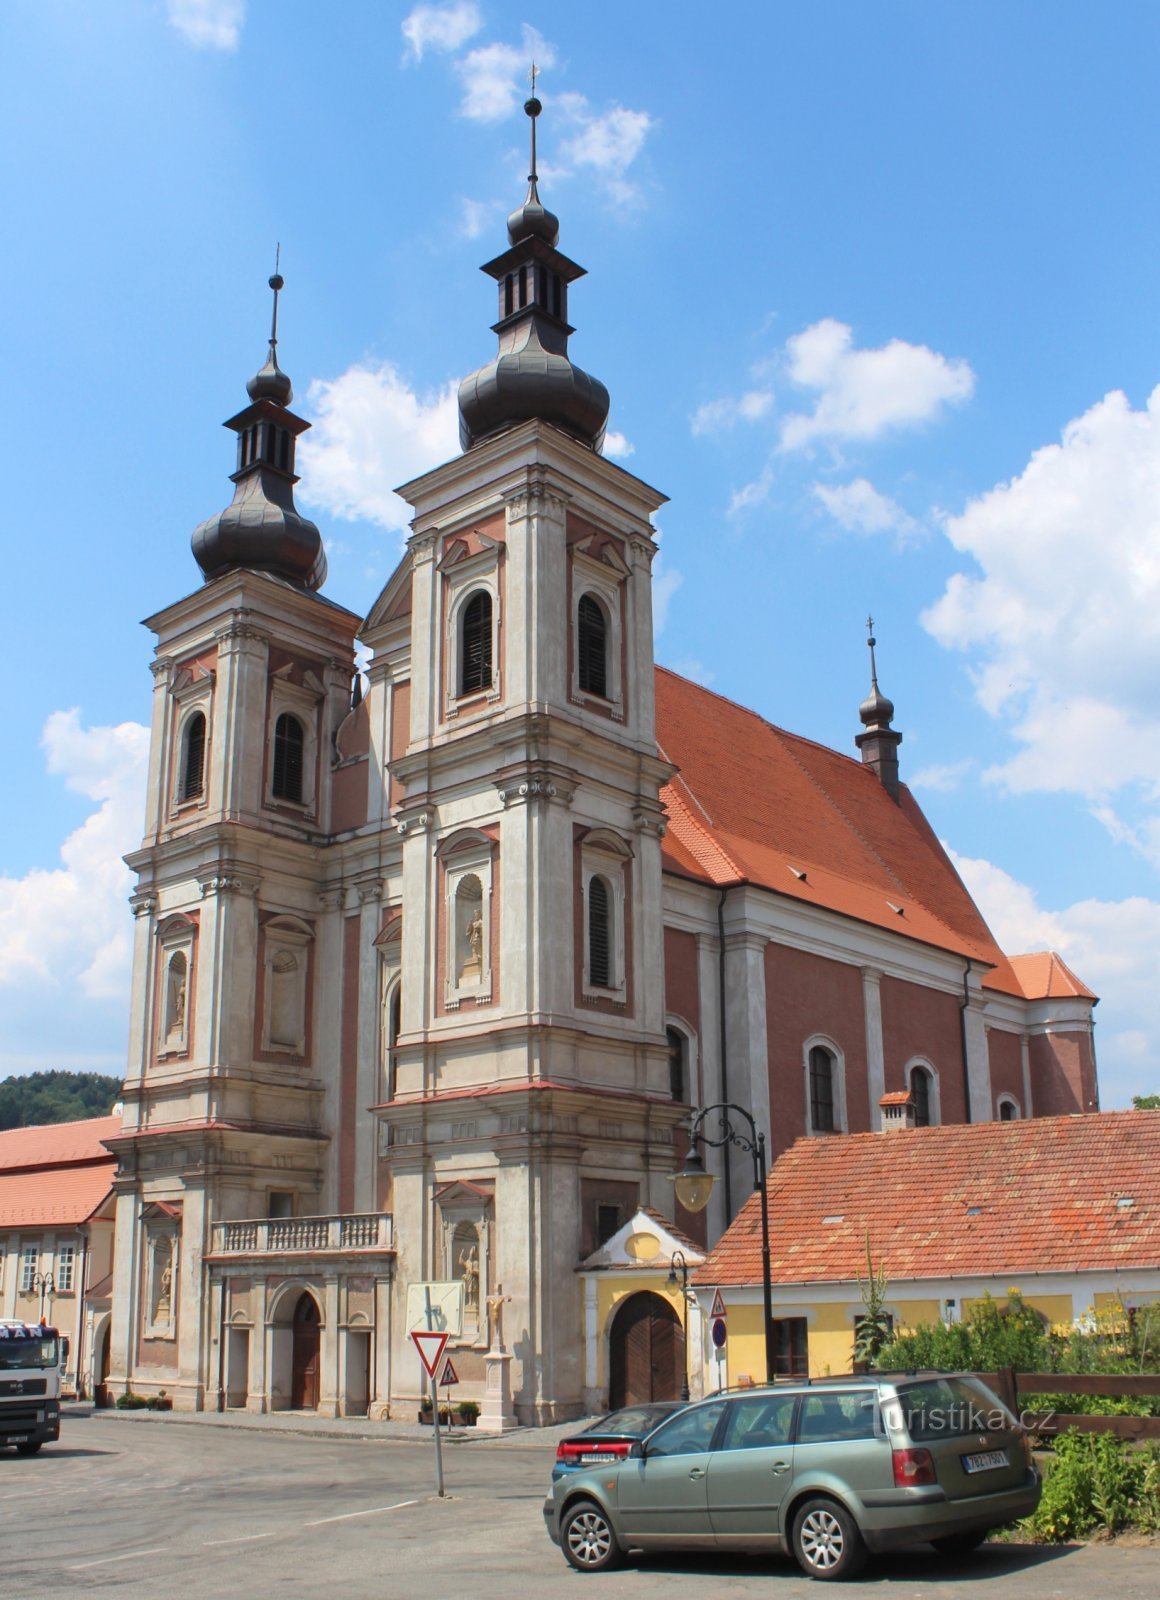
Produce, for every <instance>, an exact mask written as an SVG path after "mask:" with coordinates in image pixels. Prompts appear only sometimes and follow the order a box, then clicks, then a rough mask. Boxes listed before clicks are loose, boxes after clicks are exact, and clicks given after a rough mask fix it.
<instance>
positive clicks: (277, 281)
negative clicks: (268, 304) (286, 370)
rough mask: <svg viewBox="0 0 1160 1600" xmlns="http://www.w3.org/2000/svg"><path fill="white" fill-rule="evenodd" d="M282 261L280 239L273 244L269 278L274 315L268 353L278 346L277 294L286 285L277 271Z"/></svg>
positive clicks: (271, 352)
mask: <svg viewBox="0 0 1160 1600" xmlns="http://www.w3.org/2000/svg"><path fill="white" fill-rule="evenodd" d="M281 262H282V244H281V241H280V240H279V242H278V243H277V244H276V245H275V246H274V273H273V276H272V277H271V278H270V287H271V289H273V291H274V316H273V319H272V320H271V323H270V354H271V355H273V353H274V351H275V350H277V348H278V295H279V292H280V291H281V290H282V289H284V288H285V287H286V280H285V278H284V277H283V276H282V274H281V273H280V272H279V271H278V268H279V266H280V265H281Z"/></svg>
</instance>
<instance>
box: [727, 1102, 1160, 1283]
mask: <svg viewBox="0 0 1160 1600" xmlns="http://www.w3.org/2000/svg"><path fill="white" fill-rule="evenodd" d="M768 1193H769V1205H770V1236H771V1241H772V1242H771V1261H772V1268H773V1279H774V1282H775V1283H833V1282H850V1281H852V1280H854V1279H856V1278H857V1277H858V1276H859V1275H861V1276H862V1277H865V1273H866V1236H867V1232H868V1233H869V1236H870V1245H871V1250H872V1253H873V1257H874V1262H875V1265H876V1266H879V1267H881V1268H883V1270H884V1271H885V1272H886V1275H887V1277H888V1278H889V1279H890V1280H891V1281H893V1282H896V1283H897V1282H902V1281H906V1280H910V1279H915V1278H943V1277H960V1276H986V1277H1004V1278H1009V1279H1010V1281H1011V1282H1013V1283H1016V1282H1018V1281H1019V1276H1020V1274H1025V1273H1042V1272H1084V1271H1105V1272H1107V1271H1114V1270H1115V1269H1116V1268H1129V1267H1144V1266H1148V1267H1158V1266H1160V1111H1103V1112H1096V1113H1093V1114H1090V1115H1087V1116H1070V1117H1038V1118H1031V1119H1030V1120H1028V1121H1025V1122H984V1123H973V1124H957V1125H948V1126H946V1127H936V1128H911V1129H899V1130H897V1131H895V1132H890V1133H860V1134H846V1135H843V1134H839V1135H835V1136H833V1137H831V1138H803V1139H798V1140H797V1141H796V1143H794V1144H793V1145H792V1146H791V1147H790V1148H789V1149H788V1150H787V1151H786V1153H785V1154H784V1155H783V1156H780V1157H779V1158H778V1160H777V1162H776V1163H775V1165H774V1168H773V1171H772V1172H771V1174H770V1176H769V1180H768ZM760 1218H761V1212H760V1205H759V1202H758V1197H757V1196H756V1195H753V1196H751V1197H750V1199H749V1200H748V1201H747V1202H746V1204H745V1206H744V1207H743V1209H742V1210H741V1211H740V1212H739V1214H738V1216H737V1217H736V1219H735V1220H734V1222H733V1225H732V1226H731V1227H730V1228H729V1229H728V1231H727V1232H726V1233H725V1235H724V1236H723V1237H722V1239H721V1240H720V1241H719V1243H718V1244H717V1245H716V1247H715V1248H714V1249H713V1251H712V1252H711V1253H710V1255H709V1258H708V1260H707V1261H706V1263H705V1265H704V1267H703V1268H701V1269H700V1270H699V1271H698V1273H697V1282H698V1283H701V1284H734V1285H737V1284H757V1283H760V1282H761V1220H760Z"/></svg>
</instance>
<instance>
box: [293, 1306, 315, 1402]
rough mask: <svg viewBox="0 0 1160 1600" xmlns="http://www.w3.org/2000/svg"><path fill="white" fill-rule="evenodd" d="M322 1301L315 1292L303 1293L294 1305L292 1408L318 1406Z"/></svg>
mask: <svg viewBox="0 0 1160 1600" xmlns="http://www.w3.org/2000/svg"><path fill="white" fill-rule="evenodd" d="M319 1322H320V1318H319V1315H318V1304H317V1302H316V1301H315V1299H314V1296H313V1295H310V1294H302V1295H299V1297H298V1304H297V1305H296V1306H295V1307H294V1322H293V1334H292V1344H291V1357H290V1409H291V1411H316V1410H317V1409H318V1355H319V1345H320V1343H321V1337H320V1330H319Z"/></svg>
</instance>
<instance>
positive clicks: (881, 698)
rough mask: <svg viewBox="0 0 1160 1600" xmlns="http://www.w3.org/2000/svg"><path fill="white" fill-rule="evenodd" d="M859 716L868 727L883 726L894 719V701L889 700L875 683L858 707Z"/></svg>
mask: <svg viewBox="0 0 1160 1600" xmlns="http://www.w3.org/2000/svg"><path fill="white" fill-rule="evenodd" d="M858 716H859V718H860V720H861V721H862V723H863V724H864V726H866V727H867V728H872V727H882V726H883V725H884V724H886V723H889V722H892V721H893V720H894V701H893V700H888V699H887V698H886V696H885V695H884V694H883V693H882V690H881V689H880V688H879V687H878V685H877V683H875V685H874V687H873V688H872V689H871V691H870V693H869V695H868V696H867V697H866V699H865V700H863V702H862V704H861V705H860V706H859V707H858Z"/></svg>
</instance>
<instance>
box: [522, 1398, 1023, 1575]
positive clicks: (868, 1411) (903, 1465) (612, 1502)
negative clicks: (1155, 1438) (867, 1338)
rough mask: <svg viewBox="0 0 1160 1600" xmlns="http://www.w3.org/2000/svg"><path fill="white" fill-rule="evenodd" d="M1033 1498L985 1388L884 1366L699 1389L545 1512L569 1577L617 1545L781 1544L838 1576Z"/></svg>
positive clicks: (998, 1407) (979, 1537)
mask: <svg viewBox="0 0 1160 1600" xmlns="http://www.w3.org/2000/svg"><path fill="white" fill-rule="evenodd" d="M1039 1494H1040V1484H1039V1478H1038V1476H1037V1474H1036V1472H1035V1467H1034V1465H1033V1463H1032V1459H1031V1448H1030V1445H1029V1442H1028V1439H1027V1435H1026V1433H1025V1432H1024V1430H1023V1429H1022V1428H1021V1427H1020V1425H1019V1423H1018V1422H1017V1421H1016V1419H1015V1417H1014V1416H1012V1414H1011V1412H1010V1411H1008V1410H1007V1408H1006V1407H1005V1406H1004V1405H1003V1404H1002V1402H1001V1401H1000V1400H999V1399H998V1397H997V1396H996V1395H994V1394H992V1393H991V1391H990V1389H988V1388H987V1387H986V1385H985V1384H983V1383H981V1382H980V1381H979V1380H978V1379H977V1378H974V1377H970V1376H967V1375H947V1374H928V1373H923V1374H908V1375H906V1376H905V1377H903V1376H901V1375H898V1374H891V1375H890V1377H889V1378H886V1377H884V1376H882V1375H875V1376H868V1377H865V1378H843V1379H822V1380H815V1381H813V1382H810V1383H805V1382H802V1383H797V1384H778V1385H777V1386H775V1387H762V1388H756V1389H745V1390H738V1391H727V1392H724V1393H721V1394H717V1395H713V1396H711V1397H710V1398H709V1399H707V1400H703V1401H701V1402H699V1403H698V1404H695V1405H692V1406H689V1407H688V1408H687V1409H686V1410H683V1411H680V1412H678V1413H677V1415H676V1416H675V1417H670V1418H669V1420H668V1421H667V1422H664V1423H662V1424H661V1426H660V1427H659V1428H656V1429H654V1431H653V1432H652V1433H650V1434H648V1435H646V1437H645V1438H644V1439H642V1440H637V1441H634V1442H633V1444H632V1445H631V1447H630V1450H629V1454H628V1455H627V1456H626V1457H625V1458H624V1459H623V1460H621V1461H615V1462H611V1463H609V1464H607V1465H602V1466H598V1467H591V1468H588V1469H586V1470H584V1471H581V1472H573V1473H570V1474H569V1475H568V1476H567V1477H566V1478H562V1479H561V1480H560V1481H559V1482H558V1483H557V1484H556V1485H555V1486H554V1487H553V1491H552V1493H551V1495H550V1496H549V1497H548V1499H547V1501H546V1502H545V1504H544V1519H545V1521H546V1523H547V1527H548V1532H549V1534H550V1535H551V1537H552V1539H553V1540H554V1541H555V1542H556V1543H557V1544H558V1545H559V1546H560V1548H561V1550H562V1551H563V1553H564V1555H565V1557H566V1558H567V1560H568V1561H569V1562H570V1563H571V1565H572V1566H573V1567H575V1568H576V1569H577V1570H578V1571H580V1572H606V1571H607V1570H608V1569H609V1568H611V1567H614V1566H619V1565H620V1564H621V1563H622V1562H623V1561H624V1559H625V1557H626V1555H627V1553H628V1552H629V1551H630V1550H678V1549H685V1550H693V1549H698V1550H704V1549H718V1550H737V1551H764V1550H780V1551H791V1552H792V1553H793V1555H794V1556H795V1557H796V1558H797V1560H798V1563H799V1564H800V1565H801V1567H802V1568H803V1570H804V1571H805V1572H806V1573H808V1574H809V1576H810V1577H812V1578H825V1579H841V1578H850V1577H853V1576H854V1574H855V1573H856V1572H857V1571H858V1570H859V1569H860V1568H861V1566H862V1564H863V1562H864V1561H865V1559H866V1555H867V1552H869V1551H875V1552H877V1551H884V1550H895V1549H898V1548H899V1547H900V1546H902V1545H910V1544H921V1543H924V1542H929V1543H930V1544H932V1545H934V1547H935V1549H936V1550H938V1551H941V1552H943V1553H944V1554H952V1555H963V1554H966V1553H967V1552H968V1551H970V1550H972V1549H974V1547H975V1546H976V1545H978V1544H981V1543H982V1541H983V1540H984V1539H985V1538H986V1536H987V1533H988V1532H989V1531H990V1530H991V1529H992V1528H997V1527H1000V1526H1002V1525H1003V1524H1004V1523H1008V1522H1013V1521H1015V1520H1016V1519H1017V1518H1019V1517H1026V1516H1029V1515H1030V1513H1031V1512H1032V1511H1034V1510H1035V1508H1036V1506H1037V1505H1038V1504H1039Z"/></svg>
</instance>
